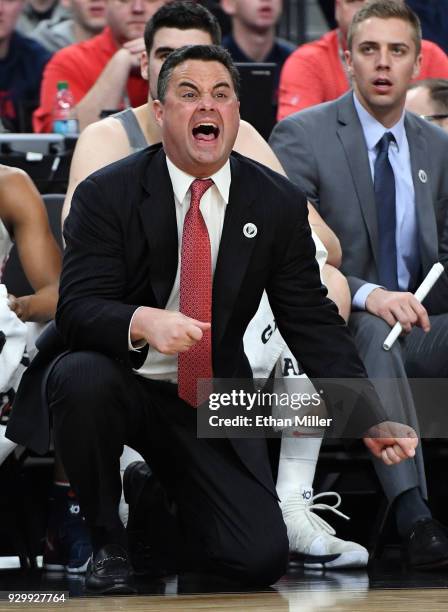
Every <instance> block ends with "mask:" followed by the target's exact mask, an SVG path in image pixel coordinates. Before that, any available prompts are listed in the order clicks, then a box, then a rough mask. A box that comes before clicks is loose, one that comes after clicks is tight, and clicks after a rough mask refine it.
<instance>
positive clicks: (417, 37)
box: [347, 0, 422, 55]
mask: <svg viewBox="0 0 448 612" xmlns="http://www.w3.org/2000/svg"><path fill="white" fill-rule="evenodd" d="M372 17H378V18H379V19H401V20H403V21H406V23H409V25H410V26H411V28H412V31H413V35H412V38H413V39H414V43H415V48H416V52H417V55H418V54H419V53H420V51H421V48H422V27H421V25H420V20H419V18H418V17H417V15H416V14H415V13H414V11H413V10H412V9H411V8H409V6H407V5H406V4H405V3H404V2H402V0H372V1H371V2H368V3H367V4H366V5H364V6H363V7H361V8H360V9H359V11H358V12H357V13H355V16H354V17H353V19H352V22H351V24H350V27H349V30H348V35H347V47H348V49H349V50H350V51H351V50H352V45H353V37H354V35H355V33H356V30H357V29H358V26H359V24H360V23H362V22H363V21H366V20H367V19H371V18H372Z"/></svg>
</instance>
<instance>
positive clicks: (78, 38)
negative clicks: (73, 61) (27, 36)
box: [31, 0, 106, 53]
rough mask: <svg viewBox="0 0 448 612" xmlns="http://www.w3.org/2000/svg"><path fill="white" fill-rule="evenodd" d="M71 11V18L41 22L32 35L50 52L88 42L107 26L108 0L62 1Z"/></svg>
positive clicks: (54, 18)
mask: <svg viewBox="0 0 448 612" xmlns="http://www.w3.org/2000/svg"><path fill="white" fill-rule="evenodd" d="M62 2H63V4H64V6H66V7H67V8H69V9H70V14H71V18H70V19H61V18H60V17H58V16H55V17H51V19H45V20H44V21H41V22H40V23H39V25H38V26H37V27H36V28H35V30H34V31H33V32H32V34H31V38H34V40H37V41H38V42H40V44H41V45H43V46H44V47H45V48H46V49H48V51H51V52H52V53H54V52H55V51H59V49H63V48H64V47H68V45H72V44H73V43H78V42H82V41H83V40H88V39H89V38H92V36H95V34H99V33H100V32H101V30H102V29H103V28H104V26H105V25H106V0H62Z"/></svg>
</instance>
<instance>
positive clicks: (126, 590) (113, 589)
mask: <svg viewBox="0 0 448 612" xmlns="http://www.w3.org/2000/svg"><path fill="white" fill-rule="evenodd" d="M86 591H88V592H89V593H96V594H97V595H112V594H113V595H135V594H136V593H138V591H137V589H136V588H135V587H133V586H131V585H129V584H123V583H118V584H111V585H110V586H108V587H106V588H104V587H101V588H95V587H89V586H88V585H86Z"/></svg>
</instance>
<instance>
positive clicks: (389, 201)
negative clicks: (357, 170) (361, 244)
mask: <svg viewBox="0 0 448 612" xmlns="http://www.w3.org/2000/svg"><path fill="white" fill-rule="evenodd" d="M392 141H393V142H395V138H394V136H393V134H392V133H391V132H386V133H385V134H384V135H383V137H382V138H381V140H380V141H379V142H378V144H377V145H376V149H377V152H378V154H377V157H376V160H375V168H374V183H373V185H374V191H375V203H376V212H377V218H378V238H379V260H378V281H379V284H380V285H382V286H383V287H386V289H389V290H390V291H398V277H397V244H396V242H395V227H396V217H395V177H394V171H393V170H392V166H391V165H390V161H389V156H388V153H389V145H390V143H391V142H392Z"/></svg>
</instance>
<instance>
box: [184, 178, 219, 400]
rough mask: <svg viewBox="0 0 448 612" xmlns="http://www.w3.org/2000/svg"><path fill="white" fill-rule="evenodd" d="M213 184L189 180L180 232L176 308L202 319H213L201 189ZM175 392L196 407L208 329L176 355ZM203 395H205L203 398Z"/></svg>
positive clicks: (208, 356) (206, 374)
mask: <svg viewBox="0 0 448 612" xmlns="http://www.w3.org/2000/svg"><path fill="white" fill-rule="evenodd" d="M212 185H213V181H212V180H211V179H207V180H199V179H196V180H194V181H193V182H192V183H191V187H190V193H191V202H190V208H189V210H188V212H187V214H186V216H185V221H184V229H183V233H182V254H181V267H180V294H179V310H180V312H182V313H183V314H184V315H186V316H188V317H191V318H192V319H197V320H198V321H203V322H205V323H207V322H210V321H211V320H212V257H211V250H210V238H209V235H208V231H207V226H206V224H205V221H204V217H203V216H202V213H201V211H200V209H199V204H200V202H201V198H202V196H203V195H204V193H205V192H206V191H207V189H209V187H211V186H212ZM177 363H178V395H179V397H180V398H181V399H183V400H185V401H186V402H187V403H188V404H190V405H191V406H195V407H197V406H198V404H199V403H201V402H200V401H199V402H198V398H197V381H198V379H199V378H207V379H211V378H212V376H213V372H212V340H211V331H210V330H208V331H205V332H204V335H203V337H202V340H200V341H199V342H197V343H196V344H195V345H193V346H192V347H191V348H190V349H189V350H188V351H186V352H185V353H179V355H178V361H177ZM202 399H205V397H204V398H202Z"/></svg>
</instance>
